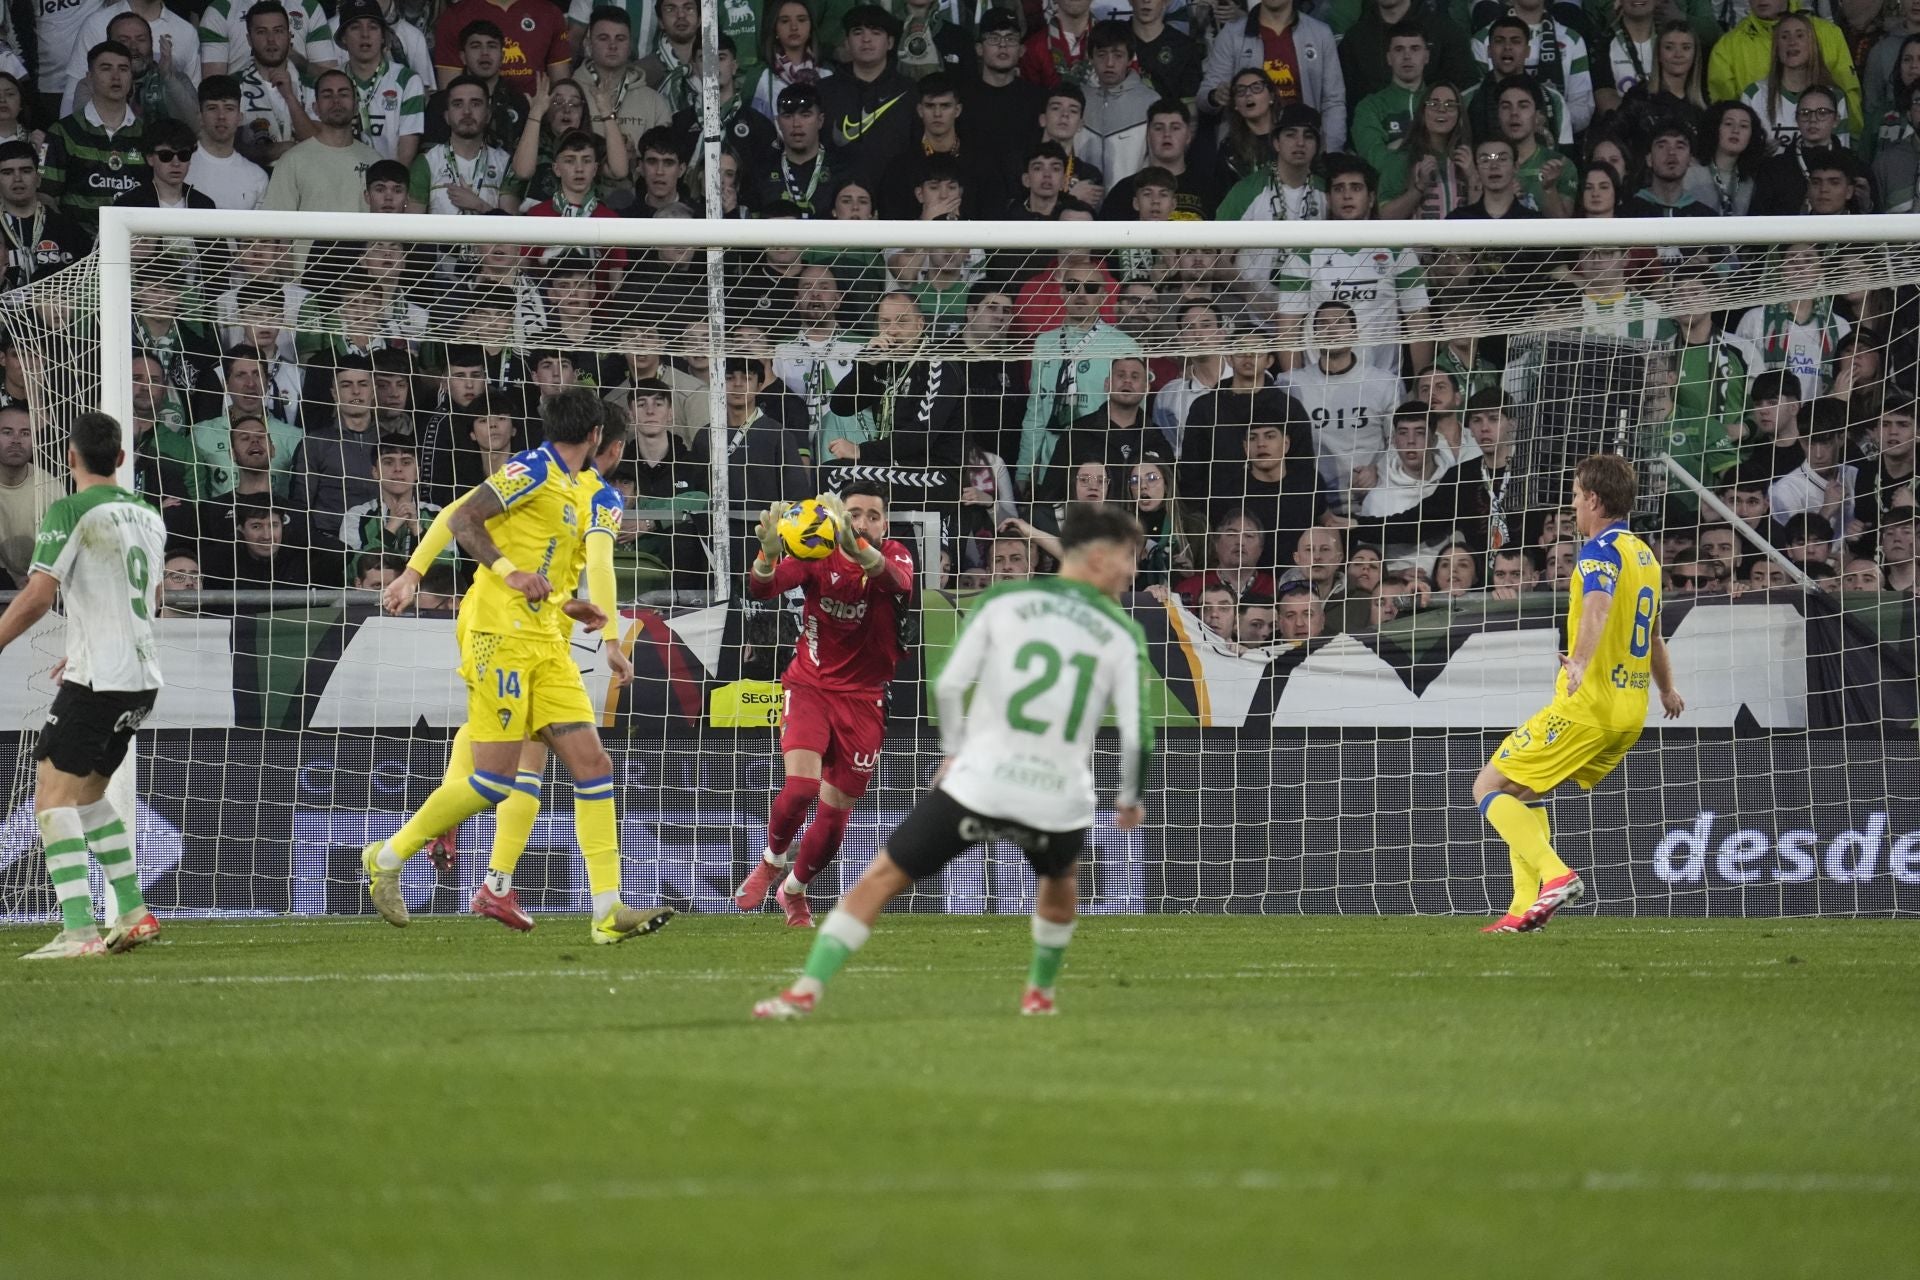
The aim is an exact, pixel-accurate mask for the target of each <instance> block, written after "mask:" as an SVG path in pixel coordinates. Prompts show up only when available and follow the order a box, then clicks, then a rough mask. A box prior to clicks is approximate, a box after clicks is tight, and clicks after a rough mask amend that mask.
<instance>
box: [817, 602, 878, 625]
mask: <svg viewBox="0 0 1920 1280" xmlns="http://www.w3.org/2000/svg"><path fill="white" fill-rule="evenodd" d="M819 605H820V612H822V613H824V614H826V615H827V616H828V617H829V618H834V619H837V620H838V621H840V622H858V621H860V619H862V618H864V617H866V616H867V602H866V601H865V600H864V599H861V600H833V599H829V598H827V597H824V596H823V597H821V599H820V601H819Z"/></svg>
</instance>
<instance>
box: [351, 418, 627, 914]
mask: <svg viewBox="0 0 1920 1280" xmlns="http://www.w3.org/2000/svg"><path fill="white" fill-rule="evenodd" d="M626 443H627V442H626V434H625V433H624V432H608V433H607V434H606V435H605V436H604V437H603V439H602V440H601V443H600V451H599V452H598V453H596V454H595V455H594V457H593V470H594V472H595V473H596V478H597V480H598V485H597V486H596V485H594V484H592V483H591V482H590V483H589V485H588V488H589V489H591V490H592V493H591V496H590V497H589V499H588V509H587V512H586V513H584V515H583V519H582V522H581V527H582V528H583V529H585V531H586V532H585V539H586V566H587V567H586V584H587V599H588V600H589V601H590V602H591V603H592V604H593V605H594V607H595V608H597V609H599V610H600V612H601V613H603V614H605V615H606V622H605V623H604V625H603V626H602V627H601V629H600V631H601V640H602V643H604V644H605V645H606V647H607V664H608V666H609V667H610V668H611V670H612V675H613V681H614V683H615V684H616V685H623V684H626V683H627V682H628V681H629V680H631V679H632V678H633V663H632V662H631V661H629V660H628V658H627V655H626V652H625V650H623V649H622V648H621V647H620V610H619V602H618V600H617V599H616V596H617V592H616V590H615V586H614V570H613V544H614V539H615V538H616V537H617V536H618V535H619V533H620V521H621V514H622V510H623V507H624V505H625V504H624V502H623V500H622V499H621V496H620V491H619V490H618V489H616V488H614V487H613V486H612V485H611V484H609V483H607V479H606V478H607V476H608V475H610V474H611V473H612V472H613V470H614V468H616V467H618V466H619V465H620V460H621V458H622V456H623V455H624V454H625V453H626ZM471 496H472V493H471V492H469V493H465V494H462V495H461V496H460V497H458V498H456V499H454V500H453V501H452V502H450V503H448V504H447V506H446V507H445V508H444V509H442V510H441V512H440V514H439V515H437V516H435V517H434V520H433V523H432V524H431V525H429V526H428V527H427V531H426V533H425V534H423V535H422V536H421V538H420V545H419V546H418V547H417V548H416V549H415V550H414V553H413V555H412V557H411V558H410V559H409V560H408V561H407V567H406V570H405V571H404V572H402V573H401V574H400V576H399V577H397V578H395V579H394V580H393V581H392V582H390V583H388V584H387V588H386V591H385V593H384V595H383V597H382V599H383V603H384V604H385V605H386V609H387V612H389V613H396V614H397V613H405V612H406V611H407V610H408V609H410V608H411V607H412V606H413V601H414V597H415V596H417V595H418V594H419V591H420V582H421V580H422V579H423V578H424V577H425V576H426V573H427V570H428V569H429V568H430V567H431V566H432V565H433V563H434V561H435V560H437V559H439V557H440V554H441V553H442V552H443V551H445V550H446V548H447V546H448V544H449V543H451V542H452V541H453V513H454V512H455V511H457V510H459V508H460V506H461V504H463V503H465V502H466V501H467V499H468V498H469V497H471ZM596 535H601V536H596ZM576 585H577V584H575V583H567V582H561V581H557V580H556V581H555V582H554V583H553V595H552V596H550V597H548V599H549V600H552V601H564V599H565V598H566V597H567V596H568V595H570V594H572V592H573V590H574V588H575V586H576ZM461 640H462V645H463V648H464V643H465V637H464V629H463V632H462V636H461ZM546 766H547V747H546V743H544V742H542V741H540V740H539V739H530V740H528V741H527V742H526V743H524V744H522V746H521V748H520V762H519V774H518V776H516V777H515V779H514V782H513V790H512V791H510V792H509V793H508V795H507V798H506V799H505V800H502V801H501V802H500V804H499V805H498V806H497V807H496V808H495V810H494V827H493V848H492V849H491V851H490V852H489V856H488V858H487V876H486V880H485V882H484V883H482V884H481V885H480V886H479V887H478V888H477V889H475V890H474V894H473V898H472V901H471V902H469V904H468V907H469V909H470V910H471V911H473V913H474V914H475V915H482V916H486V917H488V918H489V919H493V920H498V921H499V922H500V923H501V924H504V925H506V926H507V927H508V928H509V929H516V930H519V931H521V932H523V933H524V932H526V931H528V930H530V929H532V928H533V923H534V922H533V917H532V916H530V915H528V914H527V912H526V911H525V910H524V909H523V908H522V907H521V906H520V899H519V897H518V895H517V894H516V893H515V892H514V889H513V873H514V871H515V870H516V869H517V868H518V867H519V865H520V858H521V856H522V855H523V854H525V853H526V850H527V841H528V840H529V839H530V838H531V837H532V835H533V826H534V823H535V821H537V820H538V818H539V816H540V786H541V778H542V775H543V774H544V773H545V772H546ZM472 772H473V734H472V731H471V729H470V728H469V726H467V725H465V724H462V725H461V726H460V729H459V732H457V733H455V734H454V736H453V742H452V744H451V746H450V747H449V749H448V752H447V768H446V773H445V775H444V781H445V782H447V783H449V784H457V783H461V782H464V781H465V780H466V778H467V777H468V776H469V775H470V774H472ZM453 836H454V833H453V831H451V830H449V831H446V832H442V833H441V834H440V835H438V836H436V837H434V838H433V839H431V840H429V841H428V842H427V845H426V848H427V851H428V852H429V853H432V852H433V851H434V849H435V846H436V845H441V844H443V842H444V847H445V848H446V849H447V850H448V854H449V858H448V862H449V865H450V864H451V851H452V847H453ZM436 865H439V864H438V863H437V862H436Z"/></svg>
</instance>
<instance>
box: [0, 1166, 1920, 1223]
mask: <svg viewBox="0 0 1920 1280" xmlns="http://www.w3.org/2000/svg"><path fill="white" fill-rule="evenodd" d="M1477 1181H1478V1180H1476V1179H1472V1178H1468V1179H1466V1183H1467V1184H1468V1185H1472V1184H1473V1183H1475V1182H1477ZM1445 1182H1446V1186H1447V1187H1448V1188H1449V1189H1450V1190H1459V1189H1461V1187H1462V1179H1461V1178H1460V1177H1458V1176H1456V1175H1449V1176H1448V1177H1447V1178H1446V1180H1445ZM1419 1184H1420V1180H1418V1179H1415V1180H1414V1181H1413V1182H1412V1183H1409V1184H1408V1185H1409V1186H1410V1187H1411V1186H1417V1185H1419ZM1484 1185H1486V1186H1489V1187H1495V1186H1497V1187H1498V1188H1499V1189H1500V1190H1504V1191H1520V1192H1585V1193H1589V1194H1618V1193H1665V1194H1680V1193H1686V1194H1693V1195H1769V1196H1810V1195H1852V1196H1869V1195H1870V1196H1881V1195H1898V1196H1909V1195H1912V1194H1915V1193H1916V1192H1920V1179H1916V1178H1912V1177H1902V1176H1897V1175H1891V1174H1844V1173H1820V1172H1797V1173H1796V1172H1750V1173H1718V1172H1713V1171H1706V1170H1701V1171H1694V1172H1680V1173H1646V1172H1641V1171H1635V1170H1619V1171H1615V1170H1590V1171H1586V1172H1569V1173H1565V1174H1552V1173H1549V1174H1543V1175H1530V1176H1518V1177H1507V1178H1498V1179H1492V1180H1488V1181H1487V1182H1486V1183H1485V1184H1484ZM1381 1189H1382V1186H1381V1183H1380V1182H1379V1181H1378V1180H1377V1179H1376V1178H1373V1177H1368V1178H1355V1177H1353V1176H1352V1175H1349V1174H1343V1173H1340V1172H1338V1171H1334V1170H1326V1169H1316V1170H1294V1169H1235V1170H1196V1171H1193V1172H1188V1173H1178V1172H1152V1171H1128V1170H1113V1169H1045V1170H1037V1171H1034V1172H1031V1173H1020V1174H1001V1173H991V1172H989V1173H981V1174H966V1173H958V1172H945V1171H938V1172H926V1173H916V1174H902V1175H891V1174H875V1175H869V1176H858V1177H844V1178H836V1177H833V1176H831V1175H826V1176H809V1177H806V1178H804V1179H802V1178H791V1179H784V1178H771V1179H769V1178H725V1177H722V1178H667V1179H661V1180H656V1181H646V1182H541V1183H531V1184H519V1185H515V1184H500V1183H481V1184H447V1183H393V1184H387V1185H384V1186H379V1187H325V1186H312V1185H309V1186H304V1187H302V1188H301V1189H300V1190H298V1191H297V1192H286V1193H278V1192H260V1191H257V1190H251V1189H225V1190H221V1191H217V1192H207V1193H205V1194H199V1195H189V1196H169V1195H150V1194H130V1195H114V1194H100V1193H96V1192H86V1191H78V1192H72V1193H52V1194H44V1195H29V1196H24V1197H22V1198H21V1199H19V1200H18V1201H16V1202H15V1209H16V1211H17V1212H18V1213H20V1214H21V1215H22V1216H26V1217H35V1218H56V1217H71V1216H74V1215H78V1214H147V1215H155V1216H181V1215H186V1214H198V1213H207V1212H243V1213H244V1212H251V1211H255V1210H261V1209H271V1208H279V1207H285V1206H288V1205H298V1206H301V1207H313V1206H315V1205H317V1204H332V1205H337V1206H340V1207H343V1208H351V1207H363V1208H364V1207H376V1208H377V1207H393V1206H406V1205H417V1204H436V1205H455V1206H458V1205H476V1204H478V1205H485V1204H509V1203H514V1202H520V1203H531V1204H580V1203H592V1202H602V1203H605V1202H618V1201H644V1200H654V1201H658V1200H734V1199H740V1200H752V1201H757V1202H765V1201H769V1200H785V1199H793V1198H796V1197H803V1196H809V1197H816V1198H845V1199H853V1198H858V1197H885V1196H900V1195H952V1196H1008V1195H1037V1194H1038V1195H1078V1194H1098V1193H1103V1192H1106V1193H1123V1194H1166V1193H1177V1192H1195V1191H1204V1192H1233V1191H1241V1192H1290V1193H1291V1192H1309V1191H1322V1192H1327V1191H1365V1192H1367V1193H1369V1194H1371V1193H1374V1192H1377V1191H1379V1190H1381Z"/></svg>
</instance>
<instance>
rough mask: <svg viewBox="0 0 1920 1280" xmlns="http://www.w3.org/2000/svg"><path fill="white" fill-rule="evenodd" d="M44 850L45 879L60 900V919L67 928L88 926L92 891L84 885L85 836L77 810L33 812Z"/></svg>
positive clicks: (91, 911) (85, 861) (91, 919)
mask: <svg viewBox="0 0 1920 1280" xmlns="http://www.w3.org/2000/svg"><path fill="white" fill-rule="evenodd" d="M34 817H35V819H36V820H37V821H38V822H39V824H40V839H41V842H42V843H43V844H44V845H45V846H46V850H47V879H48V880H51V881H52V882H53V892H54V896H55V897H57V898H58V899H59V900H60V921H61V924H62V925H63V926H64V927H65V928H67V929H69V930H79V929H91V928H93V927H94V923H93V893H92V891H91V890H89V889H88V888H87V838H86V835H85V829H84V828H83V827H82V826H81V825H80V811H79V810H78V809H46V810H43V811H41V812H40V813H38V814H35V815H34Z"/></svg>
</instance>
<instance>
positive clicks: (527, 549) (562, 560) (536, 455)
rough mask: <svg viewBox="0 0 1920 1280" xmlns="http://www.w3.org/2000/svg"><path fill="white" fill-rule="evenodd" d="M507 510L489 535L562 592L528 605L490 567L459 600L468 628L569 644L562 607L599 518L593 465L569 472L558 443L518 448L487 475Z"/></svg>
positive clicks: (516, 562) (505, 552) (495, 519)
mask: <svg viewBox="0 0 1920 1280" xmlns="http://www.w3.org/2000/svg"><path fill="white" fill-rule="evenodd" d="M487 487H488V488H490V489H492V490H493V491H494V493H495V494H496V495H498V497H499V499H500V503H501V505H502V506H503V507H504V508H505V510H503V511H502V512H501V513H500V514H499V515H497V516H495V517H493V518H492V519H491V520H489V521H487V534H488V536H490V537H491V538H492V539H493V542H494V545H495V546H497V547H499V548H500V554H501V555H503V556H505V557H506V558H507V559H509V560H511V561H513V563H514V566H515V567H516V568H519V569H523V570H526V571H527V572H529V573H538V574H541V575H543V576H544V577H545V578H546V579H547V581H548V582H551V583H552V584H553V585H554V586H555V587H556V588H557V589H558V590H557V591H556V593H555V595H554V597H553V598H551V599H548V600H544V601H541V602H539V603H529V602H528V600H527V598H526V597H525V596H523V595H521V594H520V593H519V592H518V591H515V590H514V589H513V588H512V587H510V586H508V585H507V584H506V581H505V580H504V579H502V578H501V577H500V575H499V574H497V573H495V572H494V571H493V569H492V568H491V567H490V566H488V565H481V566H479V568H477V569H476V570H475V571H474V576H473V585H472V586H471V587H470V588H468V590H467V594H466V598H465V599H463V600H462V601H461V602H460V623H461V629H462V630H463V631H482V632H489V633H492V634H494V635H508V636H521V637H525V638H527V639H550V640H557V641H562V642H564V641H565V640H566V639H567V637H568V636H569V635H570V634H571V633H572V628H573V622H572V620H571V619H570V618H568V617H567V616H566V615H565V614H564V613H562V612H561V611H560V604H561V603H562V602H564V601H565V600H566V599H567V597H568V596H570V595H572V594H573V590H574V588H575V586H576V584H578V582H579V581H580V571H581V569H582V567H583V566H584V564H585V561H586V557H585V553H584V550H583V547H584V541H585V535H586V532H587V529H588V527H589V524H590V522H591V521H592V519H593V511H592V500H593V495H594V494H595V493H597V492H598V491H599V490H600V489H602V488H603V485H602V483H601V480H600V477H599V476H598V475H596V474H595V473H594V471H593V469H592V468H591V467H582V468H581V469H580V470H579V471H577V472H575V471H569V470H568V469H567V464H566V463H565V462H564V461H562V460H561V458H560V455H559V454H557V453H555V452H554V450H553V447H552V446H551V445H548V444H542V445H541V446H540V447H539V448H537V449H528V450H527V451H526V452H524V453H516V454H515V455H514V456H513V457H512V458H510V459H508V461H507V464H506V465H505V466H504V467H501V468H500V470H498V471H496V472H494V473H493V475H491V476H489V477H488V478H487Z"/></svg>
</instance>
